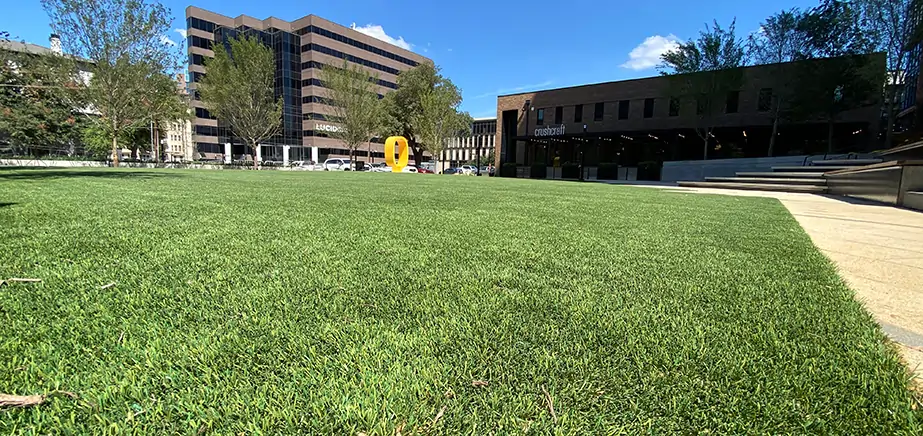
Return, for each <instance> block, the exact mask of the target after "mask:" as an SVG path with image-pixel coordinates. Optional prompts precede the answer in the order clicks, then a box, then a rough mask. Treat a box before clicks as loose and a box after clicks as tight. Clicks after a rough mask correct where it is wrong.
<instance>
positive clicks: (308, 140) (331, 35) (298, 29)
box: [186, 6, 432, 161]
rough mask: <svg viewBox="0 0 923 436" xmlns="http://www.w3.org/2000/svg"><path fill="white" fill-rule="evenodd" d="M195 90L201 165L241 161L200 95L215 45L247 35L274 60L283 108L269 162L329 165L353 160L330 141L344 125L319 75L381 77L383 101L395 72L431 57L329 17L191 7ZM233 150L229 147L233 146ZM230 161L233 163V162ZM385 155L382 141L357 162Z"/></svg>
mask: <svg viewBox="0 0 923 436" xmlns="http://www.w3.org/2000/svg"><path fill="white" fill-rule="evenodd" d="M186 26H187V44H188V49H187V50H188V54H189V74H190V79H191V80H190V82H191V83H190V84H189V87H190V90H191V92H192V97H193V98H192V105H193V110H194V111H195V119H194V121H193V129H194V133H195V144H196V145H195V146H196V153H197V156H196V157H197V158H198V159H215V160H217V159H225V160H230V159H231V158H237V157H239V156H241V155H246V154H248V151H247V150H246V147H245V146H243V145H242V144H241V142H240V141H237V140H235V138H233V136H232V135H230V131H229V129H228V128H227V126H226V125H224V124H223V123H222V122H221V120H218V119H216V118H215V117H213V116H211V114H209V113H208V110H207V109H206V108H205V106H204V105H203V104H202V102H201V101H200V100H199V98H198V94H197V93H196V91H195V87H196V83H197V82H198V81H200V80H201V79H202V77H204V75H205V74H206V71H205V67H204V61H205V59H206V58H209V57H213V56H214V51H212V44H215V43H221V44H227V40H228V39H229V38H232V37H235V36H237V35H238V34H240V33H246V34H248V35H251V36H253V37H256V38H259V39H260V40H261V41H262V42H263V43H264V44H266V45H267V46H269V47H271V48H272V50H273V52H274V54H275V60H276V86H275V93H276V96H278V97H279V98H281V99H282V102H283V120H282V122H283V129H282V133H281V134H280V135H278V136H276V137H274V138H271V139H270V140H268V141H266V144H264V145H262V146H261V147H260V150H259V154H260V155H261V156H262V157H263V159H273V160H278V161H282V160H284V158H285V156H284V155H285V154H286V153H287V154H288V159H289V160H292V161H297V160H305V161H307V160H313V161H323V160H324V159H326V158H329V157H348V156H349V150H348V149H347V148H346V146H345V145H344V144H343V143H342V142H341V141H339V140H335V139H333V138H330V137H329V133H330V132H331V131H334V130H335V129H337V128H338V127H337V126H336V125H335V124H334V123H331V122H329V121H328V117H329V116H330V115H331V114H332V113H333V112H332V110H331V108H330V106H329V105H328V104H327V99H326V92H325V89H324V87H323V86H322V84H321V82H320V69H321V68H322V67H323V66H324V65H331V64H333V65H336V64H339V63H342V62H343V60H344V59H345V60H346V61H348V62H350V63H353V64H356V65H359V66H360V67H361V68H364V69H366V70H368V71H369V72H371V73H373V74H377V75H378V77H379V81H378V93H379V97H383V96H384V94H386V93H388V92H390V91H392V90H394V89H396V88H397V74H398V73H400V72H401V71H405V70H408V69H410V68H413V67H415V66H417V65H419V64H421V63H423V62H429V63H432V61H431V60H430V59H428V58H426V57H423V56H420V55H418V54H416V53H413V52H411V51H409V50H405V49H403V48H400V47H397V46H394V45H391V44H388V43H386V42H383V41H381V40H378V39H375V38H372V37H370V36H367V35H365V34H363V33H360V32H358V31H356V30H353V29H350V28H348V27H344V26H341V25H339V24H335V23H333V22H330V21H328V20H325V19H323V18H320V17H317V16H314V15H308V16H306V17H303V18H299V19H297V20H295V21H292V22H289V21H283V20H280V19H278V18H275V17H269V18H267V19H265V20H258V19H256V18H253V17H248V16H246V15H240V16H238V17H236V18H231V17H227V16H224V15H220V14H216V13H214V12H210V11H206V10H203V9H199V8H196V7H193V6H190V7H188V8H186ZM228 144H230V145H228ZM228 155H230V157H229V156H228ZM383 156H384V146H383V144H381V143H374V142H373V143H370V144H369V145H368V146H367V147H362V149H360V150H359V159H360V160H361V159H375V158H381V157H383Z"/></svg>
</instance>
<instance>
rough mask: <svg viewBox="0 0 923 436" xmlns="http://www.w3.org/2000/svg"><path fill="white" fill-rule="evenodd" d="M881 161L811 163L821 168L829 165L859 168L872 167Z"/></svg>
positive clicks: (851, 160) (837, 160)
mask: <svg viewBox="0 0 923 436" xmlns="http://www.w3.org/2000/svg"><path fill="white" fill-rule="evenodd" d="M881 162H882V160H881V159H827V160H816V161H814V162H812V165H813V166H823V167H827V166H830V165H834V166H850V167H861V166H865V165H872V164H877V163H881Z"/></svg>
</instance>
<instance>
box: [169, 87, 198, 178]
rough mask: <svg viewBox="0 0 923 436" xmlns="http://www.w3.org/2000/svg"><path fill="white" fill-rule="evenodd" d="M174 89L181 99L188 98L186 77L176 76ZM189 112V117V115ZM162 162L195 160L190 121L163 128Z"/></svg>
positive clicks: (178, 122) (172, 123)
mask: <svg viewBox="0 0 923 436" xmlns="http://www.w3.org/2000/svg"><path fill="white" fill-rule="evenodd" d="M176 88H177V92H179V93H180V94H181V95H182V96H183V98H188V91H187V83H186V75H185V74H177V75H176ZM191 112H192V111H191V110H190V115H192V114H191ZM163 134H164V137H163V138H162V139H161V143H162V144H163V154H164V160H166V161H169V162H191V161H193V160H194V159H195V155H196V148H195V141H194V140H193V136H192V121H191V120H188V119H186V120H179V121H173V122H168V123H166V125H164V126H163Z"/></svg>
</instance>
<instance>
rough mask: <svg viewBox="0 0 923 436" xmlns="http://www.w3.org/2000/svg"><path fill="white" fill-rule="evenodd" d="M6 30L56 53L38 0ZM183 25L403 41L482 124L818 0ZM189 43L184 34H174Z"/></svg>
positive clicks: (277, 4) (519, 5) (355, 8)
mask: <svg viewBox="0 0 923 436" xmlns="http://www.w3.org/2000/svg"><path fill="white" fill-rule="evenodd" d="M7 3H8V4H7V5H6V6H4V14H3V16H2V18H0V30H6V31H8V32H10V34H11V35H13V36H15V37H17V38H21V39H25V40H26V41H28V42H33V43H37V44H40V45H45V46H47V43H48V34H49V33H50V32H51V30H50V28H49V26H48V17H47V15H46V14H45V12H44V11H43V10H42V8H41V4H40V3H39V1H38V0H19V1H10V2H7ZM164 4H165V5H166V6H168V7H169V8H170V9H171V10H172V12H173V15H174V16H175V19H174V27H175V28H177V29H180V28H185V8H186V6H188V5H189V4H192V5H195V6H198V7H201V8H203V9H208V10H212V11H215V12H218V13H221V14H224V15H229V16H232V17H233V16H237V15H240V14H245V15H251V16H254V17H257V18H259V19H263V18H266V17H268V16H275V17H278V18H281V19H283V20H294V19H297V18H300V17H302V16H304V15H307V14H315V15H319V16H321V17H324V18H326V19H329V20H331V21H334V22H337V23H340V24H343V25H345V26H349V25H350V24H352V23H355V24H356V26H357V27H360V28H364V29H366V31H367V32H370V33H374V35H373V36H376V37H381V38H392V39H394V40H398V39H400V40H402V42H403V43H407V44H410V47H411V50H413V51H415V52H417V53H420V54H422V55H424V56H428V57H430V58H432V59H433V60H434V61H435V62H436V64H437V65H439V66H440V67H442V69H443V73H444V74H445V75H447V76H448V77H449V78H451V79H452V81H454V82H455V84H457V85H458V86H459V87H460V88H461V89H462V90H463V93H464V103H463V104H462V108H463V109H464V110H467V111H469V112H470V113H471V115H472V116H474V117H485V116H495V115H496V96H497V95H498V94H509V93H515V92H522V91H529V90H536V89H544V88H557V87H563V86H572V85H581V84H585V83H594V82H605V81H611V80H621V79H630V78H637V77H646V76H651V75H655V74H657V71H656V69H655V68H654V66H655V65H656V63H657V61H656V59H657V53H659V52H660V51H662V50H663V48H664V47H665V46H667V47H668V46H669V44H670V43H671V41H676V40H685V39H689V38H694V37H695V36H696V35H697V34H698V31H699V30H700V29H702V28H704V25H705V23H706V22H711V20H712V19H717V20H718V22H719V23H720V24H722V25H727V24H729V23H730V22H731V20H732V19H734V18H735V17H736V18H737V29H738V34H740V35H747V34H748V33H750V32H752V31H754V30H756V29H758V28H759V23H760V22H761V21H762V20H763V19H765V18H766V17H767V16H769V15H770V14H772V13H774V12H776V11H779V10H782V9H787V8H791V7H795V6H797V7H811V6H814V5H816V4H817V1H816V0H815V1H811V0H761V1H740V0H699V1H695V2H692V1H687V0H648V1H640V2H629V1H625V0H621V1H618V0H594V1H586V0H570V1H538V0H532V1H525V0H509V1H497V0H493V1H486V0H471V1H467V2H445V1H438V0H437V1H432V0H415V1H411V0H406V1H385V0H328V1H291V0H269V1H254V0H201V1H195V2H193V3H188V2H184V1H172V0H166V1H164ZM169 37H170V38H172V39H173V40H174V41H176V42H182V41H181V36H180V34H179V33H178V32H173V33H172V34H171V35H169Z"/></svg>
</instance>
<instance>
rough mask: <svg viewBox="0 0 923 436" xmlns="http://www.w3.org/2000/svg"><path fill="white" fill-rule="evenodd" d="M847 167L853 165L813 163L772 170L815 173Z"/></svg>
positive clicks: (773, 168)
mask: <svg viewBox="0 0 923 436" xmlns="http://www.w3.org/2000/svg"><path fill="white" fill-rule="evenodd" d="M846 168H852V165H813V166H803V167H802V166H798V167H772V170H773V171H775V172H779V173H815V172H827V171H836V170H844V169H846Z"/></svg>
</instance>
